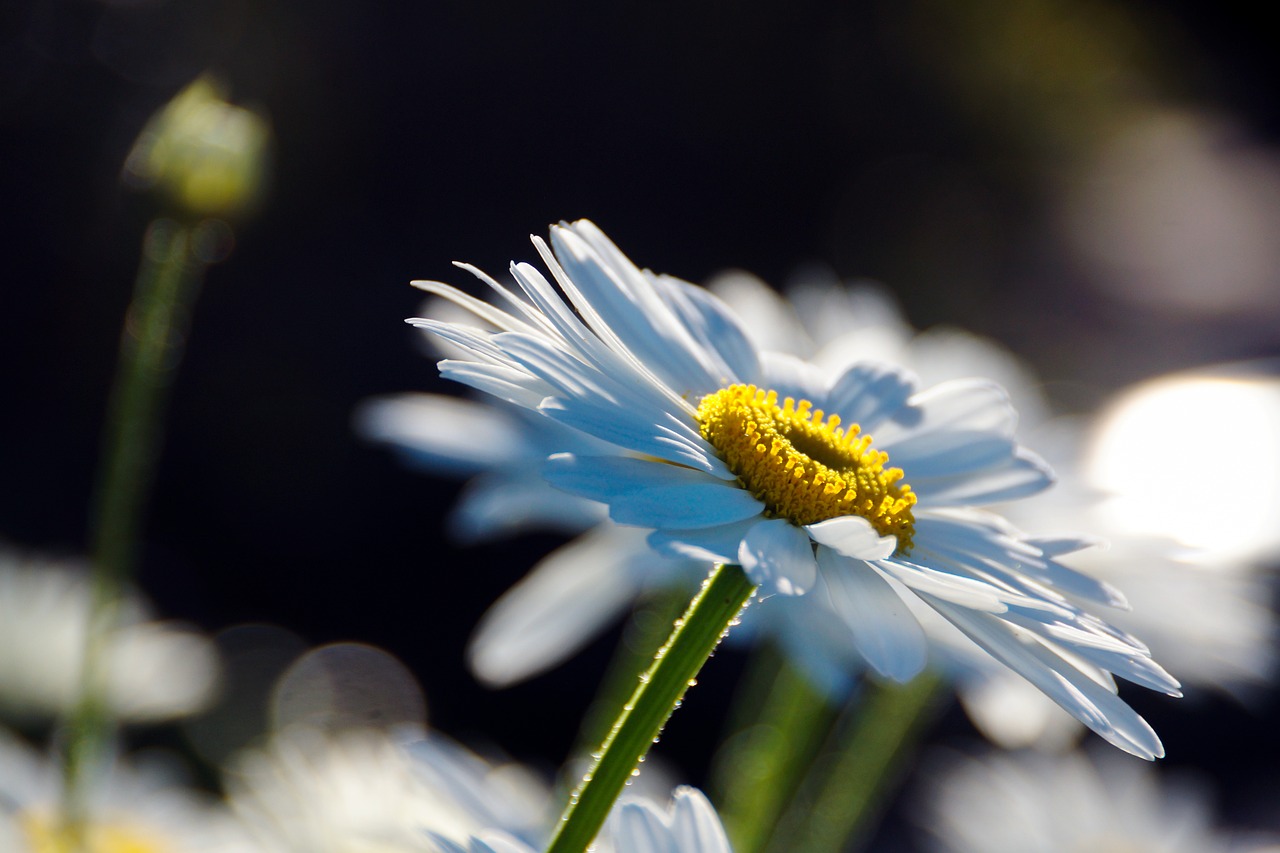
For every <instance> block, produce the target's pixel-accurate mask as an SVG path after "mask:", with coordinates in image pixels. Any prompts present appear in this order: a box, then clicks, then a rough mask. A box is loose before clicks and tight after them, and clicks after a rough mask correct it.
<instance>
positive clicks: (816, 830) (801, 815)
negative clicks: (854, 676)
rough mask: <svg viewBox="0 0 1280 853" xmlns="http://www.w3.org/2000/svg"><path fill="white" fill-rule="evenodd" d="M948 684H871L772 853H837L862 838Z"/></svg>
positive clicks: (928, 675) (930, 674)
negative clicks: (784, 852) (855, 713)
mask: <svg viewBox="0 0 1280 853" xmlns="http://www.w3.org/2000/svg"><path fill="white" fill-rule="evenodd" d="M943 684H944V682H943V679H942V678H941V676H939V675H938V674H937V673H935V672H934V671H932V670H926V671H925V672H923V673H921V674H920V675H918V676H916V678H915V679H913V680H912V681H910V682H908V683H906V684H882V683H880V682H869V683H868V685H867V692H866V694H865V695H864V696H863V698H862V702H861V704H860V705H859V707H858V713H857V716H856V717H855V719H853V720H852V721H851V723H850V725H848V726H845V727H842V728H841V729H840V730H839V731H838V733H837V735H836V738H837V742H836V744H835V746H834V749H833V751H832V753H831V754H830V755H829V756H828V757H827V758H826V759H825V760H823V761H821V762H819V764H818V765H815V767H814V770H813V772H812V774H811V776H810V782H811V784H806V785H805V786H804V789H803V790H802V791H801V792H800V793H799V794H797V796H796V798H795V800H793V802H792V804H791V806H790V807H789V808H788V810H787V814H786V815H785V816H784V818H783V820H782V822H781V823H780V824H779V825H778V828H777V830H776V831H775V832H774V834H773V837H772V839H771V845H770V848H769V849H770V850H773V851H778V853H782V851H786V853H839V851H842V850H847V849H851V847H852V845H851V844H850V841H851V840H856V841H857V840H863V836H865V835H866V834H867V833H869V832H870V829H871V821H872V819H873V818H874V817H875V816H876V815H877V814H878V813H879V810H880V809H881V808H882V807H883V805H884V803H885V800H886V798H887V797H888V795H889V793H890V791H891V790H892V789H893V787H894V784H895V782H896V777H897V775H898V771H899V770H900V768H901V767H902V766H903V764H904V763H905V760H906V759H907V757H908V756H909V755H910V752H911V748H912V747H913V745H914V744H915V743H916V742H917V741H918V739H919V736H920V734H921V732H922V731H923V730H924V728H925V726H926V724H927V723H928V722H929V721H930V720H931V719H932V716H933V714H932V712H933V710H934V708H935V707H936V706H937V702H936V699H937V698H938V696H939V694H940V693H941V688H942V686H943Z"/></svg>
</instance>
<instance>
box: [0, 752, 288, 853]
mask: <svg viewBox="0 0 1280 853" xmlns="http://www.w3.org/2000/svg"><path fill="white" fill-rule="evenodd" d="M0 802H3V803H4V807H3V808H0V850H5V851H12V853H49V851H62V850H69V849H71V847H70V840H69V839H68V838H66V836H65V835H64V834H63V830H62V828H61V812H60V809H61V806H62V768H61V766H60V764H59V762H58V761H56V760H50V759H49V758H46V757H45V756H44V755H41V754H40V753H38V752H37V751H36V750H34V749H32V748H31V747H30V746H28V745H27V744H26V743H25V742H24V741H22V740H20V739H19V738H18V737H16V736H15V735H13V734H11V733H9V732H8V731H5V730H2V729H0ZM85 815H86V817H85V826H84V853H252V851H257V850H259V849H263V850H264V851H265V850H266V849H267V848H258V847H255V846H253V845H252V844H251V843H250V841H249V839H248V838H247V837H246V836H244V835H243V834H242V833H241V832H240V829H239V826H238V824H237V823H236V822H235V820H234V819H233V818H232V817H231V816H230V814H228V813H227V811H226V809H224V808H222V807H221V805H220V804H218V803H217V802H216V801H215V800H213V799H212V798H209V797H206V796H204V795H202V794H201V793H199V792H197V791H195V790H193V789H191V788H189V787H188V786H187V785H186V783H185V780H184V779H183V778H182V774H181V773H180V772H179V768H177V767H176V766H175V764H174V763H173V762H172V761H170V760H167V757H162V756H151V757H150V760H148V759H145V758H139V759H137V760H135V761H134V762H132V763H131V764H126V763H125V762H123V761H116V762H115V763H114V765H113V766H109V767H103V768H102V769H101V772H99V773H97V774H95V775H93V776H91V777H90V778H89V780H88V785H87V790H86V801H85Z"/></svg>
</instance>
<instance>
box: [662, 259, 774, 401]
mask: <svg viewBox="0 0 1280 853" xmlns="http://www.w3.org/2000/svg"><path fill="white" fill-rule="evenodd" d="M649 280H650V281H651V282H653V286H654V288H655V289H656V290H657V291H658V295H659V296H661V297H662V298H663V299H664V300H665V301H666V303H667V304H668V305H669V306H671V308H672V310H673V311H675V313H676V316H678V317H679V318H680V320H681V321H682V322H683V323H684V325H685V328H687V329H688V330H689V331H690V333H691V334H692V335H693V337H694V340H696V341H697V342H698V343H699V344H700V345H701V346H702V347H703V349H704V350H706V351H708V352H714V353H715V354H716V355H717V356H719V362H720V367H721V374H720V383H721V387H724V386H727V385H731V384H733V383H734V382H746V383H752V382H758V381H759V376H760V356H759V354H758V353H757V352H756V348H755V346H754V345H753V344H752V343H751V341H750V339H749V338H748V337H747V333H746V330H745V329H743V327H742V324H741V322H740V321H739V320H738V318H737V316H735V315H734V314H733V312H732V310H731V309H730V308H729V307H728V306H727V305H725V304H724V303H723V302H721V301H720V299H719V298H717V297H716V296H715V294H713V293H711V292H710V291H708V290H706V289H705V288H701V287H697V286H696V285H692V284H690V283H689V282H687V281H681V280H680V279H678V278H672V277H671V276H666V275H657V276H655V275H652V274H651V275H650V276H649Z"/></svg>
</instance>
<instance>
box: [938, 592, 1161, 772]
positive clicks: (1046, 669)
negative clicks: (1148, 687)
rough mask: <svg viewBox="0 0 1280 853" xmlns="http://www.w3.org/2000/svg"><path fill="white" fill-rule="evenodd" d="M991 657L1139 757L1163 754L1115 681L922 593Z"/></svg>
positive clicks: (985, 616)
mask: <svg viewBox="0 0 1280 853" xmlns="http://www.w3.org/2000/svg"><path fill="white" fill-rule="evenodd" d="M921 597H922V598H924V600H925V601H926V602H927V603H928V604H929V605H930V606H931V607H933V609H935V610H937V611H938V612H939V613H940V614H942V616H943V617H945V618H946V619H947V621H949V622H950V623H951V624H953V625H955V626H956V627H957V628H959V629H960V630H961V631H963V632H964V633H965V634H967V635H968V636H969V638H970V639H972V640H973V641H974V642H976V643H977V644H978V645H979V646H981V647H982V648H984V649H986V650H987V652H988V653H989V654H991V655H992V657H994V658H996V660H999V661H1000V662H1002V663H1004V664H1005V665H1006V666H1008V667H1009V668H1010V669H1012V670H1013V671H1014V672H1016V673H1018V674H1019V675H1021V676H1022V677H1023V678H1025V679H1027V680H1028V681H1030V682H1031V683H1032V684H1034V685H1035V686H1036V687H1037V688H1039V689H1040V690H1042V691H1043V692H1044V693H1045V694H1046V695H1048V697H1049V698H1050V699H1052V700H1053V701H1055V702H1057V703H1058V704H1059V705H1060V706H1062V708H1063V709H1064V710H1065V711H1067V713H1069V714H1071V716H1073V717H1075V718H1076V719H1077V720H1079V721H1080V722H1082V723H1084V724H1085V725H1086V726H1088V727H1089V728H1090V729H1092V730H1093V731H1095V732H1097V733H1098V734H1099V735H1100V736H1101V737H1102V738H1103V739H1105V740H1106V741H1107V742H1109V743H1111V744H1112V745H1114V746H1117V747H1119V748H1120V749H1123V750H1124V751H1125V752H1128V753H1130V754H1132V755H1136V756H1138V757H1139V758H1145V759H1147V760H1151V759H1153V758H1159V757H1161V756H1163V755H1164V747H1163V746H1162V745H1161V743H1160V738H1159V737H1158V736H1157V735H1156V733H1155V731H1154V730H1152V728H1151V726H1149V725H1148V724H1147V721H1146V720H1144V719H1142V717H1140V716H1139V715H1138V713H1137V712H1136V711H1134V710H1133V709H1132V708H1130V707H1129V706H1128V705H1126V704H1125V703H1124V701H1123V700H1121V699H1120V697H1118V696H1117V695H1116V694H1115V692H1114V686H1110V685H1103V684H1099V683H1098V682H1097V681H1095V680H1094V679H1093V678H1091V677H1090V676H1089V674H1088V673H1086V672H1085V671H1084V670H1082V669H1080V667H1079V666H1077V665H1076V664H1075V663H1073V662H1072V661H1071V660H1069V659H1067V658H1065V657H1063V656H1062V655H1061V654H1059V653H1057V652H1056V651H1054V650H1053V649H1050V648H1049V647H1048V646H1046V645H1044V644H1043V643H1041V642H1040V641H1038V640H1036V639H1035V638H1034V637H1033V636H1031V635H1030V634H1029V633H1028V632H1026V631H1024V630H1021V629H1017V628H1015V627H1014V626H1012V625H1009V624H1008V623H1006V622H1002V621H1000V620H999V619H998V618H997V617H994V616H991V615H989V614H983V613H974V612H971V611H967V610H965V609H964V608H960V607H955V606H954V605H951V604H947V603H946V602H944V601H941V600H938V599H934V598H932V597H931V596H927V595H923V594H922V596H921Z"/></svg>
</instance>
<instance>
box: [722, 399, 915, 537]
mask: <svg viewBox="0 0 1280 853" xmlns="http://www.w3.org/2000/svg"><path fill="white" fill-rule="evenodd" d="M698 425H699V427H700V428H701V430H702V437H703V438H705V439H706V440H707V441H709V442H711V444H712V446H714V447H715V448H716V450H718V451H720V455H721V457H722V458H723V459H724V461H725V464H727V465H728V466H729V470H730V471H732V472H733V473H734V474H736V475H737V477H738V480H739V481H740V482H741V483H742V484H743V486H745V487H746V489H747V490H748V491H749V492H751V494H753V495H755V496H756V498H757V499H759V500H760V501H761V502H762V503H763V504H764V505H765V511H766V513H767V514H769V515H771V516H775V517H777V518H785V519H788V520H789V521H792V522H793V523H795V524H813V523H814V522H818V521H825V520H826V519H828V518H836V517H838V516H842V515H858V516H861V517H863V518H865V519H866V520H867V521H869V522H871V526H872V527H874V528H875V529H876V530H877V531H878V532H879V533H880V535H881V536H896V537H897V538H898V552H899V553H902V554H906V553H908V552H909V551H910V550H911V544H912V543H911V538H912V536H913V535H914V533H915V516H914V515H912V512H911V508H912V507H913V506H915V503H916V496H915V494H914V493H912V491H911V487H910V486H908V485H907V484H906V483H903V482H901V480H902V476H903V475H902V469H901V468H886V467H885V463H887V462H888V461H889V454H887V453H885V452H883V451H880V450H873V449H872V448H871V436H869V435H860V434H859V433H861V431H862V430H861V428H860V427H859V426H858V425H857V424H851V425H850V426H849V427H848V428H847V429H846V428H844V427H842V426H840V417H839V415H831V416H830V417H827V418H825V419H824V417H823V412H822V410H821V409H817V410H815V409H814V408H813V404H812V403H810V402H809V401H808V400H801V401H800V402H799V403H797V402H796V401H795V400H794V399H792V398H791V397H787V398H786V399H785V400H783V401H782V405H778V394H777V392H776V391H764V390H761V389H759V388H757V387H756V386H754V385H730V386H729V387H728V388H723V389H721V390H719V391H717V392H715V393H714V394H708V395H707V396H705V397H703V398H702V401H701V402H699V403H698Z"/></svg>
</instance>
